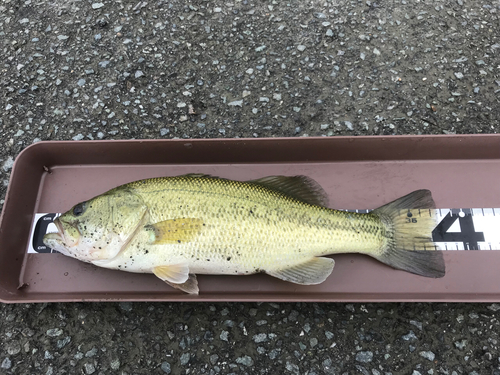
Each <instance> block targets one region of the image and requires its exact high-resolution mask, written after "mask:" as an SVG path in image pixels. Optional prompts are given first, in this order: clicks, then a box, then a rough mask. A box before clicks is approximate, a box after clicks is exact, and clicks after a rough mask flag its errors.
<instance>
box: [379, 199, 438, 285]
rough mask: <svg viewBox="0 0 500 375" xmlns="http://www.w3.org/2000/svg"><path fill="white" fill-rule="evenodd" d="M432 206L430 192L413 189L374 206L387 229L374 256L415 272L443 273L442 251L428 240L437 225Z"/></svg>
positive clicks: (425, 273)
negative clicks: (377, 252) (385, 237)
mask: <svg viewBox="0 0 500 375" xmlns="http://www.w3.org/2000/svg"><path fill="white" fill-rule="evenodd" d="M434 207H435V204H434V200H433V199H432V195H431V192H430V191H429V190H417V191H414V192H413V193H410V194H408V195H405V196H404V197H401V198H399V199H396V200H395V201H393V202H391V203H388V204H386V205H384V206H382V207H379V208H377V209H376V210H374V211H373V213H374V214H375V215H377V216H379V217H380V219H381V220H382V222H383V223H384V224H385V225H386V230H387V243H386V244H385V247H384V249H383V251H382V254H381V255H377V256H376V258H377V259H378V260H380V261H381V262H383V263H385V264H387V265H389V266H392V267H394V268H397V269H400V270H404V271H408V272H411V273H415V274H417V275H421V276H426V277H443V276H444V274H445V265H444V259H443V254H442V252H441V251H436V250H435V247H434V245H433V244H432V242H431V241H432V237H431V236H432V230H433V229H434V228H435V227H436V225H437V220H436V212H435V210H432V208H434Z"/></svg>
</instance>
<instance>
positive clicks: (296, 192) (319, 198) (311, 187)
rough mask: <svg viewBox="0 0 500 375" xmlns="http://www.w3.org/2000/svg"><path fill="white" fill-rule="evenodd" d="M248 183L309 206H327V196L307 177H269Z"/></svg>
mask: <svg viewBox="0 0 500 375" xmlns="http://www.w3.org/2000/svg"><path fill="white" fill-rule="evenodd" d="M248 182H251V183H253V184H257V185H261V186H265V187H266V188H268V189H271V190H275V191H279V192H281V193H283V194H286V195H289V196H291V197H293V198H295V199H298V200H300V201H303V202H306V203H309V204H315V205H318V206H327V205H328V196H327V195H326V193H325V191H324V190H323V188H322V187H321V186H320V185H319V184H318V183H317V182H316V181H314V180H313V179H312V178H309V177H307V176H292V177H289V176H269V177H263V178H259V179H257V180H251V181H248Z"/></svg>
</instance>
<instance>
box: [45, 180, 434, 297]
mask: <svg viewBox="0 0 500 375" xmlns="http://www.w3.org/2000/svg"><path fill="white" fill-rule="evenodd" d="M324 205H326V194H325V193H324V191H323V190H322V189H321V187H320V186H319V185H318V184H317V183H316V182H314V181H313V180H311V179H309V178H307V177H304V176H294V177H284V176H274V177H273V176H271V177H266V178H263V179H259V180H254V181H249V182H240V181H232V180H227V179H222V178H214V177H210V176H204V175H186V176H179V177H164V178H154V179H147V180H141V181H136V182H132V183H129V184H126V185H122V186H119V187H117V188H115V189H112V190H110V191H109V192H107V193H104V194H102V195H100V196H97V197H95V198H93V199H91V200H89V201H87V202H82V203H80V204H79V205H76V206H75V207H73V208H72V209H71V210H70V211H68V212H67V213H65V214H63V215H62V216H61V217H60V218H59V219H57V220H58V223H57V226H58V228H59V233H58V234H47V235H46V237H45V238H44V242H45V243H46V245H47V246H49V247H52V248H55V249H56V250H59V251H61V250H62V251H61V252H62V253H64V254H66V255H68V256H72V257H75V258H77V259H79V260H82V261H86V262H90V263H93V264H95V265H98V266H101V267H105V268H111V269H120V270H124V271H129V272H141V273H154V274H155V275H156V276H157V277H159V278H160V279H162V280H164V281H165V282H167V283H168V284H170V285H172V286H174V287H176V288H179V289H181V290H184V291H186V292H188V293H197V292H198V286H197V281H196V276H195V275H196V274H232V275H247V274H253V273H258V272H265V273H267V274H269V275H272V276H274V277H278V278H280V279H282V280H286V281H290V282H294V283H299V284H318V283H321V282H323V281H324V280H325V279H326V278H327V277H328V276H329V275H330V273H331V272H332V269H333V266H334V260H333V259H331V258H326V257H325V256H326V255H331V254H336V253H346V252H355V253H362V254H367V255H370V256H372V257H375V258H377V259H379V260H381V261H383V262H384V263H386V264H389V265H391V266H393V267H396V268H400V269H404V270H407V271H410V272H413V273H418V274H421V275H424V276H429V277H440V276H442V275H443V274H444V262H443V260H442V255H441V253H440V252H434V251H409V250H411V249H413V247H412V248H411V249H410V248H407V247H409V246H410V244H411V246H414V245H415V243H417V245H418V244H419V243H420V244H425V243H427V242H428V241H429V236H430V233H431V231H432V228H433V227H434V224H435V223H434V222H433V221H432V220H427V221H426V220H422V222H420V223H413V224H416V225H411V226H409V225H408V224H407V223H405V222H400V221H401V215H399V214H397V213H398V211H399V210H401V209H406V208H429V206H432V205H433V201H432V197H431V195H430V192H428V191H424V190H420V191H417V192H414V193H412V194H409V195H408V196H405V197H403V198H401V199H400V200H398V201H395V202H392V203H390V204H388V205H386V206H383V207H381V208H380V209H378V210H375V211H373V212H372V213H368V214H357V213H350V212H344V211H338V210H333V209H329V208H326V207H324ZM410 206H411V207H410ZM413 206H415V207H413ZM424 206H427V207H424ZM80 211H81V212H80Z"/></svg>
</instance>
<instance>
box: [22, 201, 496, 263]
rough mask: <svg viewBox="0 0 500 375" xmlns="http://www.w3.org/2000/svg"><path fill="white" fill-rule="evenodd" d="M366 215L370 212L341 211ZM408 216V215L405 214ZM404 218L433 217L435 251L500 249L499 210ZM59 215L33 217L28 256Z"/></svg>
mask: <svg viewBox="0 0 500 375" xmlns="http://www.w3.org/2000/svg"><path fill="white" fill-rule="evenodd" d="M343 211H348V212H356V213H368V212H370V211H371V210H343ZM409 213H411V215H409ZM401 214H402V215H405V216H407V217H414V218H418V217H419V216H421V215H431V216H433V217H435V220H436V227H435V228H434V230H433V231H432V241H433V245H434V249H435V250H445V251H446V250H500V208H452V209H449V208H439V209H420V210H419V209H412V210H401ZM60 215H61V214H36V215H35V217H34V221H33V225H32V231H31V236H30V243H29V246H28V253H51V252H54V251H53V250H52V249H50V248H48V247H47V246H45V245H44V243H43V241H42V239H43V236H44V235H45V234H46V233H47V232H55V231H56V230H57V228H56V227H55V224H53V223H52V222H53V220H54V219H55V218H56V217H58V216H60Z"/></svg>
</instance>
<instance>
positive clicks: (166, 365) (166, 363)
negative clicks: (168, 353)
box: [160, 362, 172, 374]
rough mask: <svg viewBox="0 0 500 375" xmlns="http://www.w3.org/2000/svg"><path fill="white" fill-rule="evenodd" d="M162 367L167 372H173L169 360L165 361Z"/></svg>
mask: <svg viewBox="0 0 500 375" xmlns="http://www.w3.org/2000/svg"><path fill="white" fill-rule="evenodd" d="M160 368H161V369H162V371H163V372H164V373H166V374H170V373H171V372H172V370H171V369H170V363H168V362H163V363H162V364H161V367H160Z"/></svg>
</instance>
